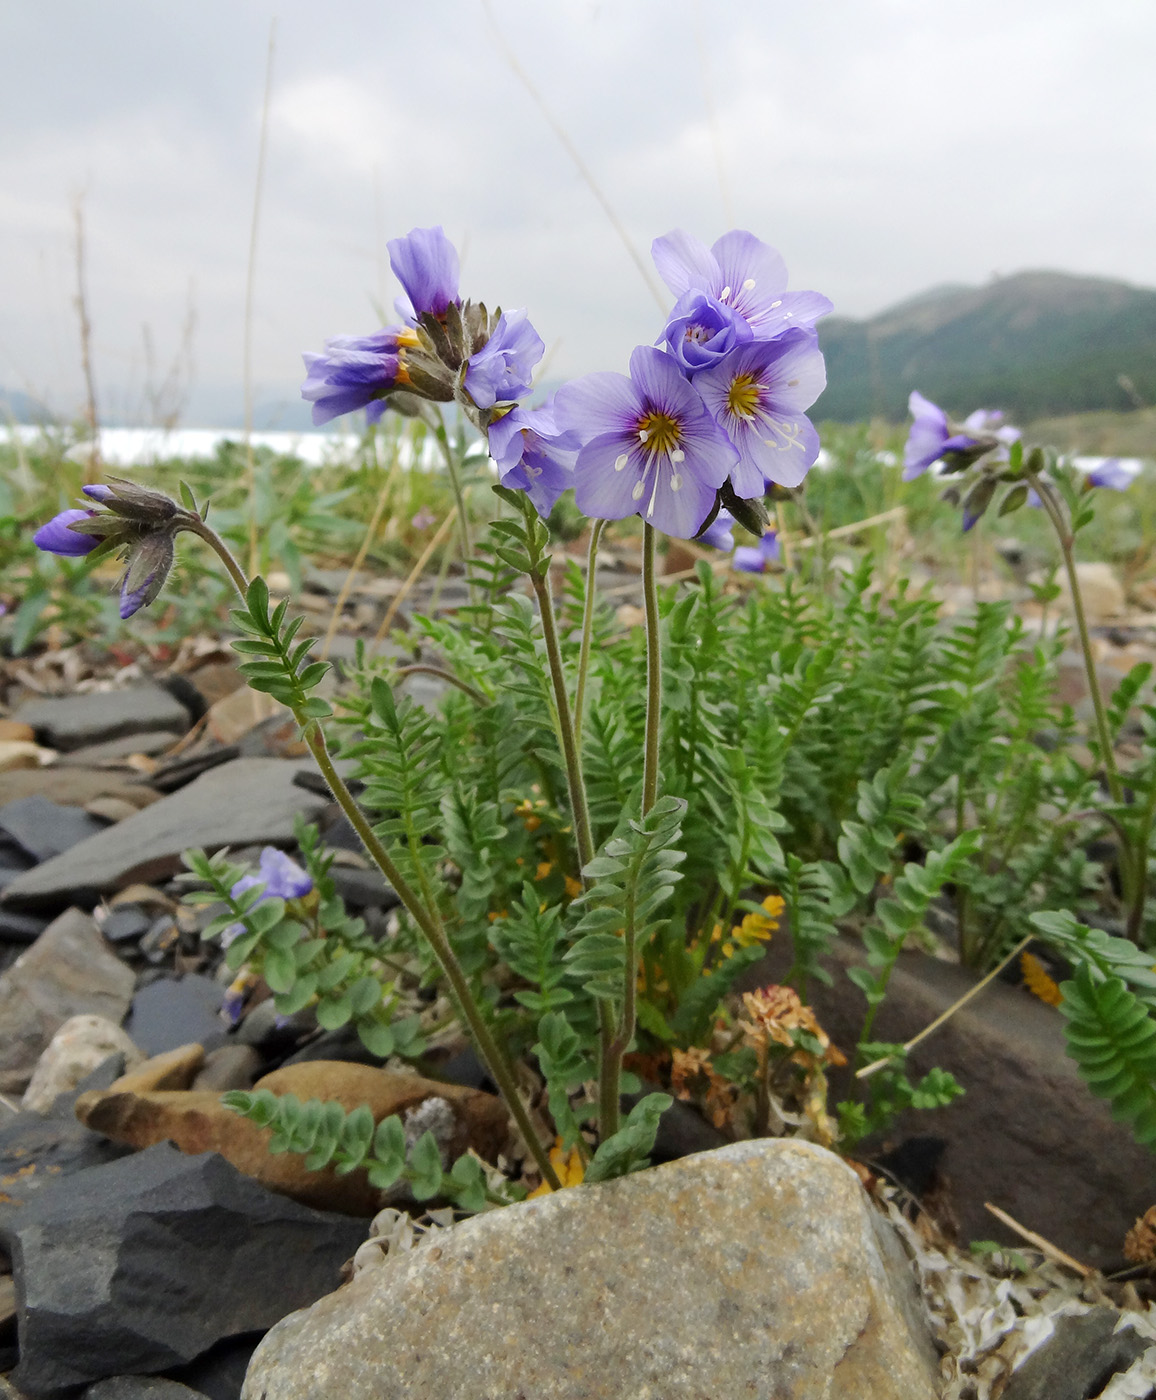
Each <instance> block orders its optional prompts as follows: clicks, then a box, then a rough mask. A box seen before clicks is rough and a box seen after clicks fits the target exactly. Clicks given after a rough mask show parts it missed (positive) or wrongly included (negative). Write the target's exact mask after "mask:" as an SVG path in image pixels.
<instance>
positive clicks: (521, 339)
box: [463, 311, 546, 408]
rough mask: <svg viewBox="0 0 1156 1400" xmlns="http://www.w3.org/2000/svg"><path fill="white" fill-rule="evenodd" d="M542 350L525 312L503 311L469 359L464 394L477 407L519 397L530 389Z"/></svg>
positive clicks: (542, 347)
mask: <svg viewBox="0 0 1156 1400" xmlns="http://www.w3.org/2000/svg"><path fill="white" fill-rule="evenodd" d="M545 349H546V345H545V342H544V341H543V340H542V337H541V336H540V335H539V334H538V332H537V331H536V330H535V329H534V327H533V326H532V325H531V324H530V322H529V321H528V320H527V318H526V313H525V311H503V312H502V314H501V316H499V317H498V324H497V325H496V326H495V327H494V331H493V334H492V335H491V336H490V338H489V340H487V341H486V343H485V345H483V346H482V348H481V349H480V350H479V351H477V352H476V353H475V354H473V355H471V356H470V358H469V361H468V363H467V365H466V374H465V379H464V381H463V383H464V385H465V389H466V393H468V394H469V396H470V398H471V399H473V401H474V403H475V404H477V406H478V407H479V408H493V406H494V404H496V403H499V402H502V403H511V402H513V401H514V400H515V399H520V398H521V397H522V396H523V394H528V393H529V392H530V388H531V381H532V378H533V371H534V366H535V365H536V364H537V363H538V361H539V360H540V359H541V358H542V355H543V353H544V352H545Z"/></svg>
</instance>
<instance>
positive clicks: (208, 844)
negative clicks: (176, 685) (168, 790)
mask: <svg viewBox="0 0 1156 1400" xmlns="http://www.w3.org/2000/svg"><path fill="white" fill-rule="evenodd" d="M174 703H175V702H174ZM307 766H308V765H306V764H303V763H300V762H296V761H291V760H285V759H276V758H239V759H235V760H234V761H233V762H231V763H226V764H223V765H222V766H221V767H219V768H214V769H213V770H212V771H211V772H208V773H205V774H203V775H202V776H201V777H199V778H197V779H196V781H195V782H192V783H190V784H189V785H188V786H187V787H184V788H182V789H181V790H180V791H179V792H175V793H173V794H172V795H171V796H169V797H165V798H162V799H161V800H160V801H158V802H155V803H154V804H153V805H152V806H151V807H149V808H148V810H147V811H143V812H138V813H137V815H136V816H135V817H128V818H126V819H125V820H124V821H122V822H117V824H116V825H115V826H110V827H108V828H107V829H106V830H105V831H102V832H100V833H99V834H98V835H96V836H92V837H90V838H89V839H88V840H87V841H83V842H81V844H80V845H79V846H74V847H73V848H72V850H70V851H67V852H66V853H65V854H64V855H62V856H56V857H55V858H54V859H52V860H47V861H45V862H44V863H43V864H42V865H38V866H36V867H34V868H33V869H32V870H29V871H27V872H26V873H25V874H23V875H20V876H17V877H16V879H14V880H12V881H11V882H10V883H9V884H8V886H7V888H6V889H5V891H4V895H3V898H4V900H5V901H6V902H8V903H10V904H15V905H17V906H18V907H20V908H28V907H36V906H38V905H45V904H59V903H60V902H61V901H62V900H64V899H66V898H68V897H69V895H70V894H71V893H72V892H73V891H77V890H81V891H87V892H90V893H93V895H94V898H95V896H96V895H99V894H105V893H109V892H111V891H114V890H119V889H123V888H124V887H125V886H126V885H130V884H133V883H135V882H138V881H139V882H143V883H145V884H148V883H151V882H155V881H157V880H159V879H166V878H168V877H169V876H171V875H175V874H176V873H177V871H178V870H180V869H181V868H182V867H181V862H180V855H181V852H182V851H184V850H187V849H188V848H189V847H190V846H202V847H204V848H205V849H206V850H208V851H210V852H212V851H219V850H220V849H221V848H222V847H224V846H246V845H250V844H253V845H265V844H274V845H275V844H277V843H278V842H281V843H288V842H290V841H292V839H293V821H294V818H295V817H296V816H297V815H298V814H300V815H302V816H303V817H305V819H306V820H309V819H310V818H311V817H313V816H315V815H316V814H317V813H318V812H319V811H321V809H322V808H323V807H324V806H325V802H324V800H323V799H322V798H319V797H316V796H314V795H313V794H312V793H309V792H306V791H304V790H303V789H301V788H299V787H296V786H295V785H294V783H293V778H294V776H295V775H296V774H297V773H299V772H301V771H302V769H303V768H305V767H307Z"/></svg>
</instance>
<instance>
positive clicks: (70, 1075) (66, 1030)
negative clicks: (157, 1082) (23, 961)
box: [20, 1015, 144, 1113]
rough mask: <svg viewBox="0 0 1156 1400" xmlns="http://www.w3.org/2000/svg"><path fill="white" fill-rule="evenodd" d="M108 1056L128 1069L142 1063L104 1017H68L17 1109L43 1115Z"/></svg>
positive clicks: (38, 1065) (47, 1050) (35, 1072)
mask: <svg viewBox="0 0 1156 1400" xmlns="http://www.w3.org/2000/svg"><path fill="white" fill-rule="evenodd" d="M111 1055H122V1056H123V1057H124V1062H125V1064H126V1065H128V1066H130V1067H131V1066H133V1065H137V1064H139V1063H140V1062H141V1061H142V1060H143V1059H144V1056H143V1055H142V1054H141V1052H140V1051H139V1050H138V1049H137V1047H136V1046H135V1045H134V1044H133V1042H132V1041H131V1040H130V1039H129V1037H128V1036H127V1035H126V1034H125V1033H124V1031H122V1030H121V1028H120V1027H119V1026H118V1025H116V1024H114V1023H113V1022H112V1021H109V1020H108V1019H107V1018H106V1017H104V1016H91V1015H84V1016H70V1017H69V1018H68V1020H67V1021H65V1023H64V1024H63V1025H62V1026H61V1027H60V1029H59V1030H58V1031H57V1032H56V1034H55V1035H54V1036H53V1037H52V1039H51V1040H50V1041H49V1042H48V1045H47V1047H46V1048H45V1050H44V1053H43V1054H42V1055H41V1056H40V1059H39V1060H38V1061H37V1063H36V1068H35V1070H33V1072H32V1078H31V1080H29V1083H28V1088H27V1089H25V1091H24V1098H23V1100H22V1101H21V1105H20V1106H21V1108H27V1109H31V1110H32V1112H33V1113H47V1112H48V1111H49V1110H50V1109H51V1108H52V1106H53V1104H54V1103H55V1102H56V1100H57V1099H58V1098H59V1097H60V1095H61V1094H67V1093H69V1092H70V1091H71V1090H73V1089H75V1088H76V1087H77V1086H78V1085H79V1084H80V1083H81V1081H82V1080H83V1079H85V1078H86V1077H87V1076H88V1075H90V1074H91V1073H92V1071H93V1070H94V1069H97V1068H99V1066H100V1065H102V1064H104V1062H105V1061H106V1060H107V1059H108V1058H109V1057H110V1056H111Z"/></svg>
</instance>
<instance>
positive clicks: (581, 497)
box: [555, 345, 738, 540]
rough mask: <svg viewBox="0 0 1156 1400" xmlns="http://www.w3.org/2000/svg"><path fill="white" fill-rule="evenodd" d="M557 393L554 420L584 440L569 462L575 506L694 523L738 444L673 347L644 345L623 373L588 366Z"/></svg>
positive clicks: (665, 527) (596, 513)
mask: <svg viewBox="0 0 1156 1400" xmlns="http://www.w3.org/2000/svg"><path fill="white" fill-rule="evenodd" d="M555 402H556V412H557V419H558V422H559V423H560V424H561V425H562V427H563V428H569V429H573V430H574V431H575V432H576V433H577V434H578V435H579V438H580V440H581V441H582V444H583V446H582V450H581V452H580V453H579V454H578V460H577V462H576V463H575V468H574V495H575V499H576V501H577V504H578V509H579V510H580V511H582V512H583V513H584V514H585V515H588V516H590V517H591V518H601V519H604V520H622V519H624V518H625V517H626V516H628V515H641V516H642V518H643V519H644V520H645V521H646V522H647V523H648V524H650V525H654V526H657V528H658V529H660V530H662V531H664V533H666V534H668V535H673V536H675V537H676V538H678V539H684V540H688V539H692V538H693V537H694V536H695V535H696V534H697V533H698V531H699V529H700V528H701V526H702V522H703V521H704V520H705V519H706V518H707V516H708V515H709V514H710V511H711V510H712V508H713V507H714V503H715V496H716V493H717V491H718V489H719V487H721V486H722V485H723V483H724V482H725V481H726V479H727V477H728V476H729V475H730V473H731V471H732V469H733V468H734V467H735V465H736V464H737V462H738V452H737V451H736V450H735V448H734V446H733V444H732V443H731V441H730V439H729V438H728V437H727V435H726V434H725V433H724V432H723V430H722V429H721V428H720V427H719V426H718V424H717V423H716V422H715V420H714V417H713V415H712V414H711V412H710V410H709V409H708V408H707V406H706V405H705V404H704V403H703V401H702V398H701V397H700V396H699V394H698V392H697V390H696V389H695V388H694V387H693V386H692V385H691V384H690V383H689V382H688V381H687V380H686V379H685V378H684V377H683V375H682V372H681V371H680V369H679V367H678V364H677V362H676V361H675V360H674V359H673V357H672V356H670V355H667V354H664V353H663V351H661V350H656V349H654V348H653V347H652V346H649V345H640V346H638V348H637V349H636V350H635V351H634V353H633V354H632V355H631V357H630V377H629V378H627V377H626V376H625V375H622V374H605V373H604V374H589V375H586V377H585V378H583V379H578V380H575V381H573V382H572V383H570V384H564V385H563V386H562V388H561V389H559V390H558V394H557V398H556V401H555Z"/></svg>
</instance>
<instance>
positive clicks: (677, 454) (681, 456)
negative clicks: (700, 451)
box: [670, 447, 686, 462]
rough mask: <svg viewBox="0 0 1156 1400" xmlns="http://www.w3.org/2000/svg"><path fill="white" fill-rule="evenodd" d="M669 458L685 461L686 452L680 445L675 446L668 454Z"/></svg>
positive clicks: (673, 460)
mask: <svg viewBox="0 0 1156 1400" xmlns="http://www.w3.org/2000/svg"><path fill="white" fill-rule="evenodd" d="M670 460H671V461H672V462H685V461H686V453H685V452H684V451H683V450H682V448H681V447H676V448H675V449H674V451H673V452H672V453H671V454H670Z"/></svg>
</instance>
